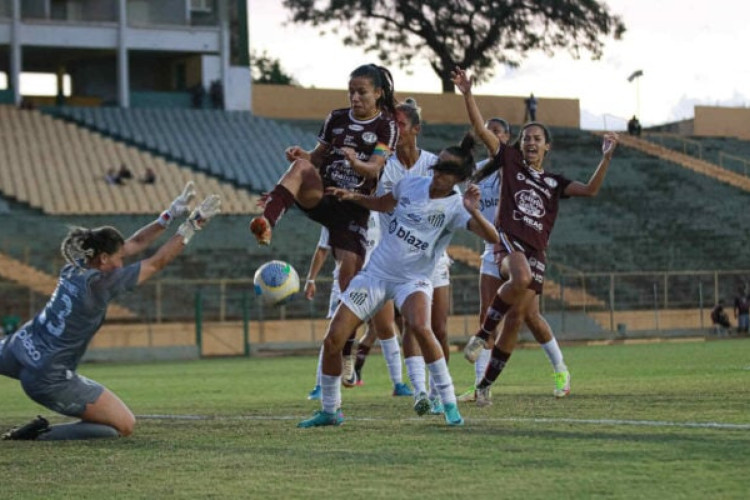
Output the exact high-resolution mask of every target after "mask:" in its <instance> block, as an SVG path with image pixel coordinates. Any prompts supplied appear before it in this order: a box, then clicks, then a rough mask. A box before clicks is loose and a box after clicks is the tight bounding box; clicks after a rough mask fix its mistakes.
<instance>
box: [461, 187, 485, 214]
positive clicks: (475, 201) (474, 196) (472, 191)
mask: <svg viewBox="0 0 750 500" xmlns="http://www.w3.org/2000/svg"><path fill="white" fill-rule="evenodd" d="M480 197H481V193H480V191H479V187H478V186H477V185H476V184H470V185H469V187H468V188H466V192H464V199H463V202H464V208H465V209H466V210H467V211H469V212H471V211H472V210H476V209H477V208H479V198H480Z"/></svg>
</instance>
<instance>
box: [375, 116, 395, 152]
mask: <svg viewBox="0 0 750 500" xmlns="http://www.w3.org/2000/svg"><path fill="white" fill-rule="evenodd" d="M377 135H378V139H377V144H376V145H375V149H374V150H373V152H372V154H373V155H378V156H383V157H385V158H388V157H389V156H390V155H391V153H392V152H393V151H394V150H395V149H396V143H398V126H397V125H396V121H395V120H394V119H393V118H387V119H384V120H383V121H382V123H381V125H380V127H378V134H377Z"/></svg>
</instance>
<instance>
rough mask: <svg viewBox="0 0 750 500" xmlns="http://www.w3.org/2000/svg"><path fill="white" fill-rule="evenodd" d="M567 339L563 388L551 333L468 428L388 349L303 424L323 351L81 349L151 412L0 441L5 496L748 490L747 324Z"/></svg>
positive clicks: (28, 408)
mask: <svg viewBox="0 0 750 500" xmlns="http://www.w3.org/2000/svg"><path fill="white" fill-rule="evenodd" d="M563 351H564V354H565V358H566V362H567V363H568V366H569V367H570V370H571V373H572V376H573V378H572V387H573V392H572V394H571V396H570V397H568V398H565V399H562V400H556V399H555V398H554V397H553V396H552V376H551V373H550V372H551V370H550V367H549V364H548V362H547V360H546V357H545V356H544V354H543V352H542V351H541V350H539V349H521V350H517V351H516V352H515V353H514V354H513V357H512V358H511V360H510V363H509V364H508V366H507V367H506V370H505V372H504V373H503V374H502V375H501V376H500V378H499V379H498V382H497V383H496V384H495V387H494V390H493V400H494V405H493V406H491V407H489V408H481V409H480V408H476V407H474V406H472V405H462V406H461V409H462V413H463V416H464V418H465V419H466V425H465V426H464V427H462V428H449V427H447V426H446V425H445V424H444V422H443V420H442V417H435V416H425V417H421V418H420V417H417V416H416V415H415V414H414V412H413V411H412V408H411V404H412V401H411V398H394V397H392V396H391V395H390V383H389V381H388V379H387V373H386V369H385V364H384V363H383V360H382V357H381V355H380V354H379V353H375V354H372V355H371V356H370V358H369V359H368V362H367V365H366V366H365V370H364V380H365V385H364V386H363V387H357V388H354V389H342V391H343V393H342V395H343V410H344V414H345V416H346V421H345V423H344V425H343V426H341V427H336V428H331V427H327V428H317V429H297V428H296V424H297V422H298V421H299V420H300V419H302V418H304V417H306V416H308V415H310V414H311V413H312V411H314V410H316V409H318V403H317V402H311V401H307V400H306V395H307V392H308V391H309V390H310V389H311V388H312V385H313V383H314V370H315V363H316V358H315V357H313V356H308V357H283V358H251V359H209V360H201V361H194V362H184V363H161V364H128V365H124V364H120V365H115V364H112V365H93V364H88V365H83V366H81V367H80V370H79V371H80V373H81V374H83V375H86V376H88V377H90V378H93V379H95V380H97V381H99V382H101V383H103V384H104V385H106V386H107V387H109V388H110V389H112V390H114V391H115V392H116V393H117V394H118V395H119V396H120V397H121V398H122V399H123V400H124V401H125V402H126V403H127V404H128V405H129V406H130V407H131V408H132V409H133V411H134V412H135V413H136V415H139V416H140V417H141V418H139V421H138V424H137V426H136V433H135V434H134V435H133V436H132V437H130V438H125V439H119V440H109V441H92V442H63V443H42V442H10V441H2V442H0V448H1V449H2V451H0V470H2V475H0V497H2V498H4V499H11V498H96V499H101V498H118V499H119V498H149V499H154V498H346V499H358V498H388V499H393V498H410V499H413V498H468V499H479V498H519V499H520V498H523V499H529V498H544V499H550V498H570V499H580V498H658V499H668V498H700V499H705V498H738V499H739V498H747V495H748V492H749V491H750V473H748V471H750V340H747V339H732V340H727V341H715V342H688V343H654V344H647V345H646V344H644V345H617V346H588V347H586V346H568V347H564V348H563ZM450 367H451V372H452V374H453V379H454V382H455V383H456V388H457V390H462V389H464V388H466V387H467V386H468V385H470V384H471V383H472V381H473V367H472V366H471V365H469V364H468V363H466V361H464V360H463V358H462V357H461V356H460V354H454V356H453V359H452V360H451V362H450ZM0 401H2V404H1V405H0V427H2V428H3V429H4V428H8V427H12V426H13V425H17V424H20V423H23V422H25V421H27V420H28V419H30V418H31V417H33V416H34V415H36V414H37V413H40V414H42V415H45V416H47V417H48V418H50V420H52V422H53V423H56V422H62V421H64V420H65V419H64V418H62V417H57V416H55V415H53V414H51V412H49V411H48V410H46V409H44V408H41V407H39V406H37V405H36V404H34V403H33V402H31V401H29V400H28V399H27V398H26V397H25V395H24V394H23V392H22V391H21V388H20V384H19V383H18V382H17V381H14V380H11V379H7V378H2V379H0ZM157 417H158V418H157ZM193 417H195V418H193Z"/></svg>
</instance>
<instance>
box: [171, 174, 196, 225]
mask: <svg viewBox="0 0 750 500" xmlns="http://www.w3.org/2000/svg"><path fill="white" fill-rule="evenodd" d="M193 198H195V183H194V182H193V181H188V182H187V184H185V188H184V189H183V190H182V193H181V194H180V195H179V196H178V197H177V198H175V199H174V201H173V202H172V204H171V205H169V209H167V211H168V212H169V216H170V217H172V219H176V218H177V217H182V216H183V215H187V214H188V212H190V202H191V201H193Z"/></svg>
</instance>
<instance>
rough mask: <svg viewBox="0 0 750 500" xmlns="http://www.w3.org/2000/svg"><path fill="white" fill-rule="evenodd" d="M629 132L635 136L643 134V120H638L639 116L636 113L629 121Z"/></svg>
mask: <svg viewBox="0 0 750 500" xmlns="http://www.w3.org/2000/svg"><path fill="white" fill-rule="evenodd" d="M628 134H630V135H634V136H640V135H641V122H640V121H638V118H637V117H636V116H635V115H633V118H631V119H630V120H629V121H628Z"/></svg>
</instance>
